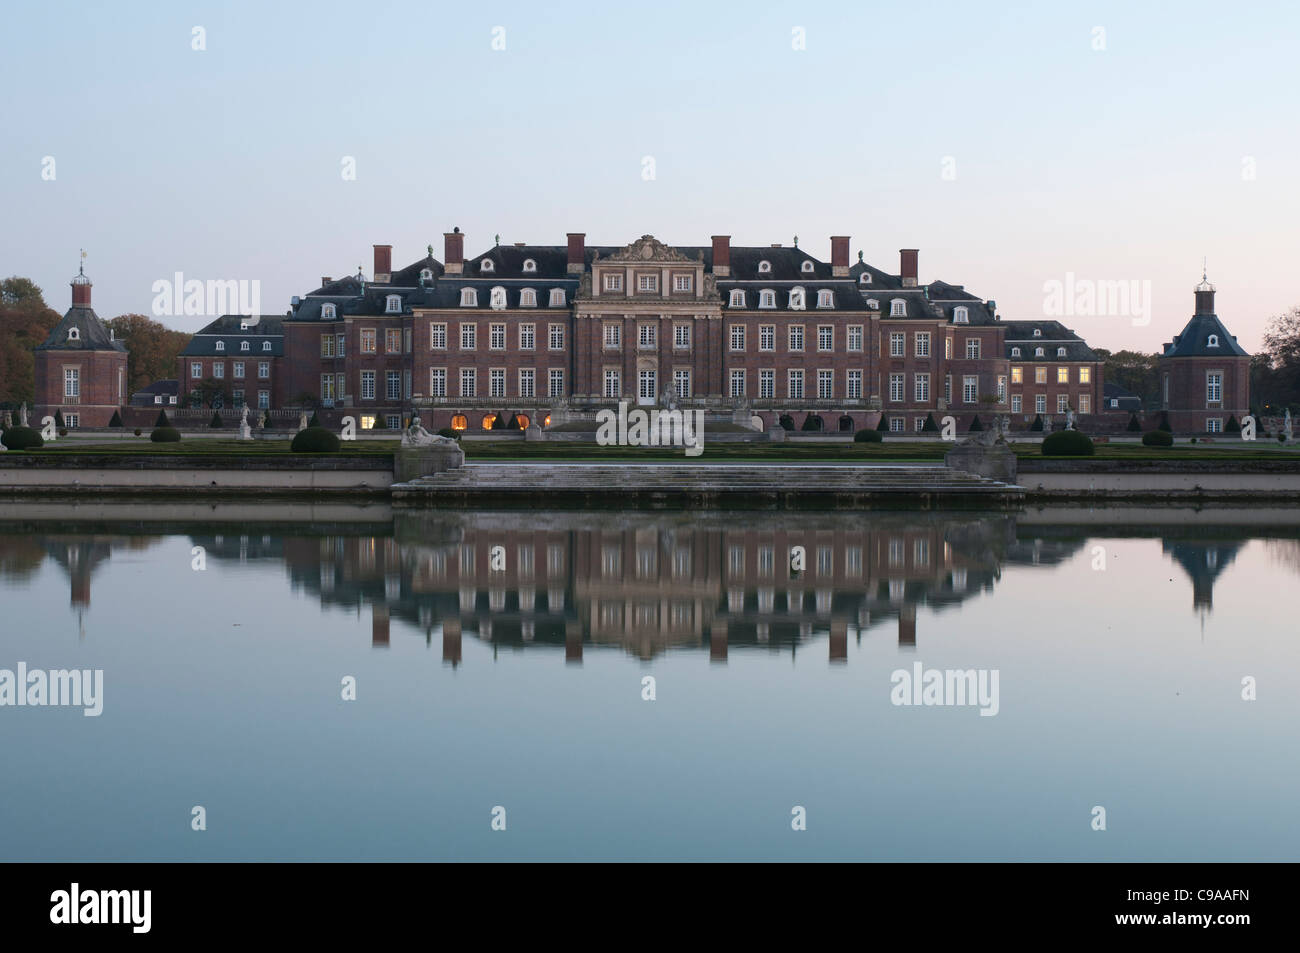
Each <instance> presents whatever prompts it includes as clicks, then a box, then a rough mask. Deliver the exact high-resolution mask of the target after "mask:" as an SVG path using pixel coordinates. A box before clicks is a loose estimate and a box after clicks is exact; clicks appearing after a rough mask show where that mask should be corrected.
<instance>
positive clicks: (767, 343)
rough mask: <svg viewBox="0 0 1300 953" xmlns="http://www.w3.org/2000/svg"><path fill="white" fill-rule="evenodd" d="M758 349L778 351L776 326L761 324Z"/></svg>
mask: <svg viewBox="0 0 1300 953" xmlns="http://www.w3.org/2000/svg"><path fill="white" fill-rule="evenodd" d="M758 349H759V350H760V351H775V350H776V325H775V324H760V325H759V326H758Z"/></svg>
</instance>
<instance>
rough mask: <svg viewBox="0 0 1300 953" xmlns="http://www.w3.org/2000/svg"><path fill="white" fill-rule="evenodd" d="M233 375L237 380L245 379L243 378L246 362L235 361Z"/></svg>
mask: <svg viewBox="0 0 1300 953" xmlns="http://www.w3.org/2000/svg"><path fill="white" fill-rule="evenodd" d="M233 376H234V378H235V380H243V379H244V362H243V361H235V362H234V375H233Z"/></svg>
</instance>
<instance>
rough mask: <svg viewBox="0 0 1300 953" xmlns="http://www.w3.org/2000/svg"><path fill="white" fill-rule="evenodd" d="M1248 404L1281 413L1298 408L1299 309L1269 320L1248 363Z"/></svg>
mask: <svg viewBox="0 0 1300 953" xmlns="http://www.w3.org/2000/svg"><path fill="white" fill-rule="evenodd" d="M1250 391H1251V403H1252V404H1259V405H1262V406H1266V407H1269V408H1270V409H1271V410H1272V411H1273V412H1274V413H1281V412H1282V411H1283V410H1285V409H1286V408H1287V407H1295V406H1297V405H1300V307H1295V308H1292V309H1291V310H1290V311H1287V312H1285V313H1283V314H1279V315H1276V316H1274V317H1273V318H1270V319H1269V322H1268V324H1267V325H1266V327H1265V331H1264V342H1263V348H1262V349H1261V351H1260V353H1258V354H1256V355H1255V356H1254V358H1253V359H1252V360H1251V362H1250Z"/></svg>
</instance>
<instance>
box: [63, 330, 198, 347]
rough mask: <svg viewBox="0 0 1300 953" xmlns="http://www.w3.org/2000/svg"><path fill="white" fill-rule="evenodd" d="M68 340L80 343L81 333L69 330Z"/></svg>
mask: <svg viewBox="0 0 1300 953" xmlns="http://www.w3.org/2000/svg"><path fill="white" fill-rule="evenodd" d="M68 340H69V341H80V340H81V332H80V331H78V330H77V329H76V328H68ZM218 344H220V342H218Z"/></svg>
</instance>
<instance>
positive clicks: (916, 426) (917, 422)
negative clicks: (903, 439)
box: [912, 417, 925, 433]
mask: <svg viewBox="0 0 1300 953" xmlns="http://www.w3.org/2000/svg"><path fill="white" fill-rule="evenodd" d="M924 427H925V418H924V417H913V418H912V429H913V430H915V431H916V432H917V433H920V432H921V431H922V429H924Z"/></svg>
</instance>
